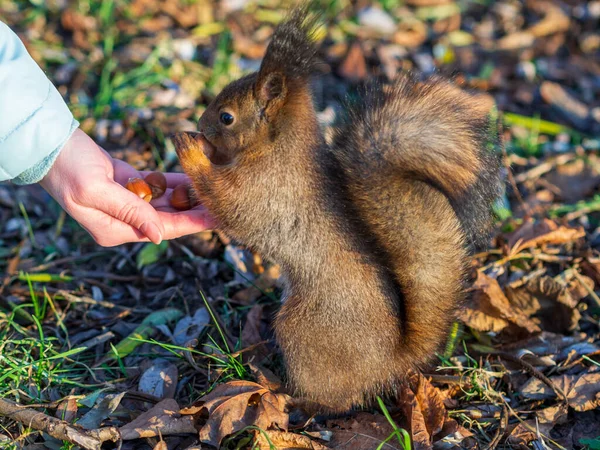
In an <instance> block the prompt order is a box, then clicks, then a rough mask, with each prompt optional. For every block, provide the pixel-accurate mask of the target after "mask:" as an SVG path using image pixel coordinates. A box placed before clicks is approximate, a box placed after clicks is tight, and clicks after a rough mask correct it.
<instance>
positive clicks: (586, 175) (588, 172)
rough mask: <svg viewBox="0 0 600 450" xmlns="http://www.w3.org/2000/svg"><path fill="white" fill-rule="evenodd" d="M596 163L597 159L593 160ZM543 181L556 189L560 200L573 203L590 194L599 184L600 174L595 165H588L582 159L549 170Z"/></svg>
mask: <svg viewBox="0 0 600 450" xmlns="http://www.w3.org/2000/svg"><path fill="white" fill-rule="evenodd" d="M595 162H596V164H597V161H595ZM545 181H547V182H548V183H550V184H551V185H553V186H555V187H556V188H557V189H558V195H559V196H560V200H561V201H563V202H564V203H575V202H576V201H578V200H581V199H582V198H585V197H587V196H589V195H591V194H592V193H593V192H594V190H595V189H596V188H597V187H598V185H600V174H599V173H598V171H597V170H596V167H595V165H593V166H592V165H588V164H586V162H585V161H584V160H583V159H576V160H574V161H572V162H570V163H568V164H562V165H559V166H557V167H556V169H555V170H553V171H552V172H550V173H549V174H548V175H547V176H546V177H545Z"/></svg>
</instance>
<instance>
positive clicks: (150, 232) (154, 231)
mask: <svg viewBox="0 0 600 450" xmlns="http://www.w3.org/2000/svg"><path fill="white" fill-rule="evenodd" d="M140 231H141V232H142V233H144V235H145V236H146V237H147V238H148V239H150V240H151V241H152V242H153V243H155V244H156V245H158V244H160V243H161V242H162V234H161V232H160V229H159V228H158V225H156V224H155V223H154V222H146V223H143V224H142V226H141V227H140Z"/></svg>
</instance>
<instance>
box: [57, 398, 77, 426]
mask: <svg viewBox="0 0 600 450" xmlns="http://www.w3.org/2000/svg"><path fill="white" fill-rule="evenodd" d="M77 410H78V408H77V400H76V399H75V398H73V397H69V398H67V399H65V400H63V401H62V402H60V404H59V405H58V408H56V413H55V414H54V416H55V417H57V418H59V419H62V420H64V421H65V422H69V423H71V422H73V420H75V418H76V417H77Z"/></svg>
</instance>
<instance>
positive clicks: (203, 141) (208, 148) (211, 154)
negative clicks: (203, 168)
mask: <svg viewBox="0 0 600 450" xmlns="http://www.w3.org/2000/svg"><path fill="white" fill-rule="evenodd" d="M199 135H200V136H199V137H200V139H198V141H199V143H200V148H201V149H202V153H204V156H206V157H207V158H208V159H209V161H210V162H214V161H213V159H215V156H216V155H217V148H216V147H215V146H214V145H213V144H212V143H211V142H210V141H209V140H208V139H207V137H206V135H204V134H203V133H199Z"/></svg>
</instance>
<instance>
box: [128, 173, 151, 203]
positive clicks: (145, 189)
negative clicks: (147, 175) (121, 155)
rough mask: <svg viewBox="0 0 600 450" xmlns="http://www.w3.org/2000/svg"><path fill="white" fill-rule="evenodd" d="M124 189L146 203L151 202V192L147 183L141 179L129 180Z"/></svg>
mask: <svg viewBox="0 0 600 450" xmlns="http://www.w3.org/2000/svg"><path fill="white" fill-rule="evenodd" d="M125 187H126V188H127V189H128V190H130V191H131V192H133V193H134V194H135V195H137V196H138V197H139V198H141V199H142V200H145V201H147V202H149V201H150V200H152V190H151V189H150V186H148V183H146V182H145V181H144V180H142V179H141V178H130V179H129V181H128V182H127V184H126V185H125Z"/></svg>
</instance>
